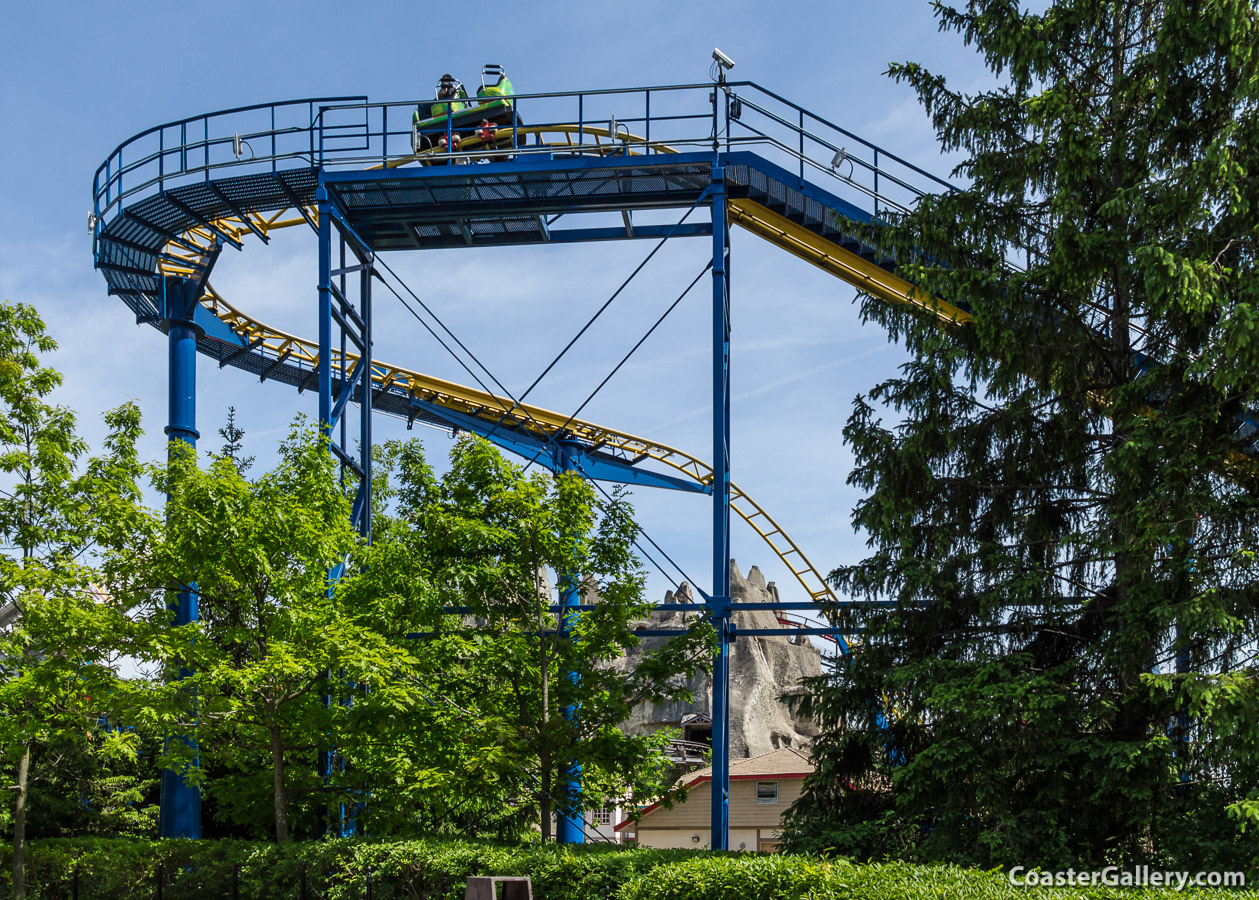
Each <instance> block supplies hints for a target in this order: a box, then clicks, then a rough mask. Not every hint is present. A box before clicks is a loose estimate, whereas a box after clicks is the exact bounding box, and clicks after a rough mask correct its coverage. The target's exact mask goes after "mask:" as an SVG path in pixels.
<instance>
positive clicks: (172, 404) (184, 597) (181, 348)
mask: <svg viewBox="0 0 1259 900" xmlns="http://www.w3.org/2000/svg"><path fill="white" fill-rule="evenodd" d="M199 287H200V285H198V284H196V283H195V282H190V281H188V280H187V279H183V278H173V277H168V278H166V279H165V281H164V282H163V292H164V294H165V298H166V302H165V304H164V305H165V310H164V312H165V316H166V324H167V332H166V333H167V340H168V342H169V363H170V368H169V374H168V381H167V390H168V393H169V422H170V424H169V425H167V426H166V436H167V438H168V439H169V440H171V441H182V442H183V443H185V444H187V445H188V446H189V447H192V448H196V446H197V438H198V437H200V435H199V434H198V433H197V338H199V337H200V336H201V334H202V331H201V329H200V327H198V326H197V325H195V324H193V313H194V311H195V308H196V304H197V299H198V298H197V297H196V296H194V293H195V292H196V290H198V289H199ZM174 452H177V451H176V450H175V448H171V453H172V454H173V453H174ZM190 574H191V573H190ZM192 588H193V589H192V590H187V591H180V592H178V593H177V594H176V595H175V597H174V600H173V602H171V603H170V610H171V612H172V614H173V616H172V618H173V624H175V625H176V626H179V625H187V624H189V623H190V622H195V621H197V594H196V585H192ZM191 674H192V672H191V670H189V669H187V668H181V669H180V670H179V677H180V678H186V677H188V676H189V675H191ZM194 704H195V700H194ZM194 709H195V706H194ZM194 714H195V713H194ZM168 740H169V738H168ZM175 740H182V741H185V742H187V743H188V744H189V746H191V747H192V749H193V750H194V751H195V750H196V749H197V748H196V743H195V742H194V741H193V740H192V739H190V738H188V737H184V736H176V737H175ZM198 765H199V759H198V758H197V757H195V756H194V761H193V762H192V763H190V764H189V768H191V769H194V770H195V769H196V767H197V766H198ZM186 772H187V770H185V771H184V772H176V771H174V770H173V769H163V770H162V795H161V806H160V808H159V812H158V828H157V830H158V835H159V836H161V837H164V838H193V839H197V838H200V837H201V789H200V788H198V787H197V786H196V785H195V784H189V783H188V779H187V778H186V777H185V775H186Z"/></svg>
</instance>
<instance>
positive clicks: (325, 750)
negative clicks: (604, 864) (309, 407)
mask: <svg viewBox="0 0 1259 900" xmlns="http://www.w3.org/2000/svg"><path fill="white" fill-rule="evenodd" d="M315 202H316V204H317V207H318V210H319V359H318V360H317V361H316V362H315V366H316V368H317V370H318V372H317V375H318V381H319V431H320V433H321V434H323V435H325V436H326V437H328V439H329V440H331V438H332V215H331V210H330V209H329V204H328V189H327V188H326V187H324V185H323V176H322V174H321V175H320V181H319V187H318V188H316V190H315ZM330 702H332V698H331V697H329V696H328V695H327V694H325V695H324V696H323V703H324V706H327V705H328V704H329V703H330ZM317 761H318V765H319V777H320V779H321V780H322V781H323V782H324V783H325V784H327V782H328V779H329V778H331V777H332V750H331V748H329V747H321V748H320V749H319V751H318V760H317ZM331 818H332V814H331V812H329V814H328V819H329V822H331Z"/></svg>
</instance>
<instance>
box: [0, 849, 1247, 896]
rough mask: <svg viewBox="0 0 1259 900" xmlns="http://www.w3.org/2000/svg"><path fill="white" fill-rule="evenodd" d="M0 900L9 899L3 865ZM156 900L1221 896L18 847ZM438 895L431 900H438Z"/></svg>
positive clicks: (475, 857) (713, 863) (627, 857)
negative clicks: (502, 885) (503, 891)
mask: <svg viewBox="0 0 1259 900" xmlns="http://www.w3.org/2000/svg"><path fill="white" fill-rule="evenodd" d="M0 856H3V873H2V874H0V891H2V892H3V893H4V894H6V895H7V894H8V892H9V889H10V885H9V869H10V856H9V853H8V851H7V850H5V851H4V852H3V854H0ZM76 866H77V870H78V881H79V897H80V898H81V900H94V898H111V900H113V898H120V900H122V898H136V900H141V898H143V900H148V898H155V897H156V896H157V880H158V877H159V874H160V876H161V878H162V898H163V900H183V898H198V900H200V898H211V900H232V898H233V892H234V890H238V891H239V897H241V898H263V897H265V898H268V900H271V898H278V900H285V898H293V900H297V898H298V897H299V896H300V892H301V882H302V877H303V873H304V874H305V878H306V889H307V893H306V896H307V897H308V898H310V900H316V898H320V900H324V898H326V900H360V898H364V897H366V896H367V881H368V877H369V873H370V878H371V880H372V897H373V898H374V900H394V898H404V897H405V898H413V900H415V898H419V900H459V898H462V897H463V889H464V883H465V881H466V879H467V878H468V876H470V875H528V876H530V877H531V878H532V879H533V891H534V897H535V898H537V900H604V898H610V900H1049V898H1055V900H1058V898H1061V900H1066V898H1081V900H1107V898H1123V900H1147V898H1155V897H1165V898H1171V897H1196V898H1211V897H1221V898H1224V897H1229V898H1234V900H1235V898H1236V897H1237V896H1238V894H1237V892H1231V891H1224V890H1206V889H1196V890H1186V891H1185V892H1183V893H1176V892H1174V891H1171V890H1164V891H1154V890H1126V889H1118V888H1071V889H1067V888H1025V887H1015V886H1012V885H1010V884H1009V883H1008V881H1007V879H1006V876H1005V873H1003V872H979V871H975V870H970V869H960V868H957V867H950V866H920V865H910V864H908V863H898V862H890V863H864V864H856V863H852V862H849V861H846V860H829V861H828V860H823V859H820V858H817V857H808V856H761V855H753V854H737V853H732V854H708V853H705V852H703V851H694V850H619V849H616V848H612V847H607V846H589V847H577V848H566V847H556V846H546V847H540V846H536V845H535V846H528V847H521V846H505V845H500V844H492V843H488V842H479V841H456V840H441V839H419V840H410V841H372V840H334V841H324V842H318V843H302V844H290V845H287V846H283V847H278V846H276V845H274V844H264V843H250V842H243V841H138V840H127V839H123V838H117V839H101V838H96V839H60V840H47V841H38V842H35V843H34V844H32V845H31V848H30V851H29V867H28V876H27V883H28V896H30V897H31V898H32V900H53V898H69V897H71V896H72V889H73V880H74V873H75V870H76ZM443 887H444V890H443ZM1247 894H1248V895H1249V896H1259V894H1250V893H1249V892H1247Z"/></svg>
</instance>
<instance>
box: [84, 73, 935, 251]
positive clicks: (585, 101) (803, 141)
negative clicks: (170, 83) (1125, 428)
mask: <svg viewBox="0 0 1259 900" xmlns="http://www.w3.org/2000/svg"><path fill="white" fill-rule="evenodd" d="M688 94H695V95H697V96H695V97H694V98H693V99H691V98H689V97H688V96H687V95H688ZM723 96H724V99H725V103H724V104H723V103H720V102H718V101H719V100H720V99H721V98H722V97H723ZM635 97H637V98H641V105H640V107H639V108H638V109H625V108H624V107H623V106H622V107H621V108H620V109H618V108H617V107H616V105H615V104H622V103H624V101H625V100H626V99H629V98H635ZM669 97H673V98H674V99H668V98H669ZM470 100H471V102H473V103H475V102H476V98H470ZM573 101H576V102H575V103H574V102H573ZM653 101H654V103H653ZM732 103H738V104H741V113H740V114H739V115H738V116H737V117H735V116H732V115H731V113H730V107H731V104H732ZM415 105H416V101H413V100H406V101H388V102H379V101H378V102H371V101H369V100H368V98H366V97H362V96H337V97H324V98H320V97H309V98H304V99H301V100H289V101H280V102H275V103H259V104H252V105H249V106H238V107H232V108H229V109H223V110H217V111H215V112H210V113H204V114H202V115H197V116H189V117H187V118H184V119H177V120H174V121H171V122H167V123H165V124H162V125H157V126H154V127H152V128H148V129H146V130H144V131H142V132H140V133H138V134H136V135H134V136H132V137H131V138H128V139H127V140H125V141H123V142H121V143H120V144H118V146H117V147H115V148H114V150H113V151H112V152H111V153H110V154H109V156H108V157H106V159H105V161H104V162H103V163H102V164H101V165H100V166H99V167H98V168H97V170H96V172H95V174H94V177H93V206H92V210H93V236H94V238H98V237H99V235H100V230H101V228H102V227H103V226H104V224H106V223H107V221H108V220H109V219H111V218H112V217H113V216H114V215H117V214H118V213H119V212H121V210H122V208H123V205H124V202H125V201H126V200H128V199H129V198H131V197H135V196H137V195H140V194H142V193H144V192H145V191H146V190H147V189H149V188H151V187H152V186H153V185H157V186H158V188H159V190H165V189H166V186H167V184H168V183H170V182H172V181H173V182H177V183H187V179H188V178H190V177H197V176H204V177H205V178H206V179H207V180H209V178H210V172H211V171H212V170H218V169H224V168H242V169H247V168H249V167H259V166H269V167H270V169H271V170H272V171H277V167H278V165H279V164H280V163H282V162H285V161H289V160H301V161H302V162H304V163H305V164H306V165H308V166H310V167H312V168H315V167H319V166H324V167H331V166H343V165H353V164H358V163H362V162H365V161H372V160H375V161H376V162H382V161H384V162H386V163H388V162H389V161H390V160H396V159H398V158H401V157H405V156H407V155H408V154H407V153H405V152H398V151H399V149H400V145H403V144H407V143H408V142H409V140H410V134H411V131H410V110H411V109H412V108H413V107H414V106H415ZM556 105H558V106H559V108H558V109H556V108H554V107H555V106H556ZM775 105H776V106H777V109H775V108H771V107H774V106H775ZM544 107H546V108H545V109H544ZM512 109H513V127H512V129H511V132H512V133H511V151H512V152H513V153H517V154H531V155H532V154H538V153H545V152H548V151H547V150H546V148H535V147H531V146H527V145H526V144H525V143H524V140H525V138H526V134H524V133H523V128H522V127H521V126H523V125H524V123H525V122H527V123H528V125H529V126H543V127H546V126H559V125H572V124H576V125H577V128H578V134H579V135H581V136H583V138H584V135H585V134H587V133H588V132H590V131H594V130H595V129H598V128H600V127H603V126H606V125H607V124H609V120H610V119H615V120H616V122H617V124H618V125H625V126H629V127H630V128H635V127H637V126H640V125H641V126H642V130H643V133H644V134H645V135H646V139H645V140H644V142H643V143H642V144H641V145H640V146H641V147H642V149H643V150H644V151H645V152H648V153H653V152H661V148H663V147H666V146H669V147H673V148H678V147H684V146H688V145H698V146H702V147H704V148H705V149H707V148H710V147H714V146H723V145H724V148H725V150H726V151H727V152H728V151H729V150H730V149H731V148H732V147H733V146H735V145H738V144H746V143H749V139H748V137H747V135H738V134H735V133H733V132H738V131H740V130H743V131H745V132H747V133H748V134H751V135H754V136H755V137H754V138H753V139H752V142H763V144H764V146H769V147H772V148H773V149H774V150H775V151H776V152H779V153H782V154H783V155H784V157H785V158H786V159H788V160H790V161H791V163H792V164H793V165H794V164H798V165H799V167H800V174H801V176H802V177H803V172H804V169H805V168H806V167H808V168H809V169H811V170H815V171H817V172H820V173H825V174H827V175H830V176H832V177H834V178H835V179H836V180H837V182H838V183H839V184H840V185H844V186H846V187H847V188H851V189H853V190H855V191H857V192H858V194H859V195H860V196H861V197H862V198H864V199H869V200H872V201H873V206H874V210H873V212H874V214H875V215H877V214H878V212H879V210H880V208H889V207H895V208H899V209H906V208H907V206H906V205H905V202H903V200H898V199H897V198H896V197H894V196H891V195H889V194H888V193H887V190H886V188H887V187H892V188H894V189H897V190H900V191H905V192H908V193H909V195H910V196H911V197H917V196H922V195H923V194H925V193H928V189H929V188H931V187H939V188H941V189H944V190H954V189H955V188H954V187H953V186H952V185H950V184H949V183H948V182H947V181H944V180H943V179H941V178H939V177H937V176H935V175H932V174H931V173H930V172H927V171H926V170H925V169H922V168H920V167H918V166H915V165H914V164H912V163H910V162H907V161H906V160H904V159H902V158H901V157H899V156H897V155H896V154H893V153H890V152H888V151H887V150H884V149H883V148H881V147H879V146H878V145H876V144H873V143H871V142H870V141H867V140H865V139H864V138H861V137H859V136H858V135H856V134H854V133H853V132H851V131H849V130H848V129H845V128H843V127H841V126H839V125H836V124H834V123H833V122H831V121H829V120H827V119H825V118H823V117H821V116H818V115H816V114H815V113H812V112H810V111H809V110H806V109H805V108H804V107H802V106H800V105H799V104H796V103H793V102H792V101H790V100H787V99H786V98H784V97H782V96H781V95H780V94H777V93H775V92H774V91H771V90H769V89H767V88H764V87H762V86H761V85H759V84H757V83H755V82H752V81H733V82H727V83H724V84H713V83H711V82H709V83H692V84H671V85H655V86H650V87H629V88H611V89H600V90H572V91H544V92H534V93H520V94H515V95H513V97H512ZM399 110H401V111H402V114H401V115H399ZM295 111H304V112H305V115H299V116H297V117H294V115H293V114H294V112H295ZM520 111H523V113H524V116H523V121H520V123H519V125H517V124H516V123H517V120H518V119H521V118H522V117H521V113H520ZM260 112H261V113H268V112H269V118H270V122H269V126H270V127H267V124H268V123H262V124H261V126H260V125H259V123H258V122H257V120H256V119H254V120H252V121H249V122H248V123H246V122H243V121H242V122H233V121H232V120H233V119H234V118H236V119H243V118H244V117H249V116H254V115H255V114H258V113H260ZM391 112H392V113H393V115H390V113H391ZM535 112H541V113H542V116H541V117H538V116H535V115H534V113H535ZM347 113H351V114H355V116H356V118H355V119H354V120H353V121H350V122H343V121H339V120H338V118H339V117H340V116H344V115H346V114H347ZM548 113H558V115H548ZM618 113H624V115H619V114H618ZM452 115H453V113H448V116H447V118H448V120H450V118H451V116H452ZM723 117H724V122H723V121H722V119H723ZM792 119H795V120H796V121H792ZM806 125H807V126H808V127H806ZM391 126H392V127H391ZM819 126H820V127H821V129H823V130H825V129H830V130H831V131H833V132H834V134H833V135H826V134H822V133H818V127H819ZM190 132H193V133H190ZM198 132H199V133H198ZM774 132H777V134H775V133H774ZM155 136H156V137H155ZM837 136H838V137H837ZM237 138H239V139H240V140H241V141H242V142H243V143H244V144H249V145H250V147H251V148H253V144H254V143H259V144H266V143H267V142H268V141H269V143H270V146H269V147H266V146H263V147H261V148H260V149H261V150H262V152H261V153H257V152H254V153H252V154H251V155H250V156H248V157H245V158H242V157H240V156H238V155H236V154H234V153H230V151H229V153H228V154H227V155H226V158H225V154H224V148H232V147H233V146H234V140H235V139H237ZM303 138H305V139H304V140H303ZM838 138H842V139H843V140H847V141H850V142H855V143H856V144H857V145H859V146H860V147H862V148H867V149H868V150H870V151H871V152H872V153H873V159H868V158H866V156H865V154H864V153H854V152H850V151H849V150H848V149H847V148H846V147H845V146H843V145H842V141H841V140H839V139H838ZM347 141H348V142H352V144H353V146H345V144H346V143H347ZM578 143H579V144H584V143H585V141H584V139H583V140H579V141H578ZM154 144H156V146H154ZM793 145H794V146H793ZM253 149H255V150H257V149H259V148H253ZM821 151H825V152H826V153H827V154H828V155H829V154H830V153H834V152H838V151H843V152H844V153H845V154H846V156H845V158H846V159H847V160H850V161H851V162H852V163H853V165H854V166H856V167H858V168H859V170H860V171H862V172H863V173H864V174H863V175H862V176H861V178H860V179H858V178H855V177H851V176H844V175H841V174H840V173H839V172H838V171H836V170H835V167H833V166H830V165H828V163H829V162H830V161H831V160H830V159H829V158H828V159H820V158H819V156H818V155H815V154H820V152H821ZM132 153H135V154H136V156H135V158H133V159H130V160H128V159H127V157H128V156H130V155H131V154H132ZM171 160H173V165H170V164H169V163H170V161H171ZM867 176H869V177H867ZM917 178H925V179H928V181H929V184H928V187H927V188H924V187H923V186H922V185H920V184H915V180H916V179H917ZM867 182H869V183H867ZM863 202H864V200H863Z"/></svg>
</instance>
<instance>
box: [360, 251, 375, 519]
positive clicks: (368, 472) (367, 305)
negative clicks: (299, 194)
mask: <svg viewBox="0 0 1259 900" xmlns="http://www.w3.org/2000/svg"><path fill="white" fill-rule="evenodd" d="M373 262H375V257H369V258H368V259H367V260H366V262H365V266H364V268H363V271H362V273H361V274H360V275H359V279H360V280H359V302H360V304H361V306H362V310H363V311H362V316H363V360H364V362H365V363H366V365H367V371H365V372H364V373H363V380H362V381H361V382H360V383H359V391H360V393H359V413H360V418H359V433H358V442H359V444H358V445H359V465H360V466H361V467H362V469H363V483H362V486H361V490H362V506H361V512H360V514H359V533H360V534H361V535H363V537H364V538H365V539H366V540H367V542H368V543H371V540H372V391H373V390H374V387H373V384H372V369H371V359H372V269H371V263H373Z"/></svg>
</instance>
